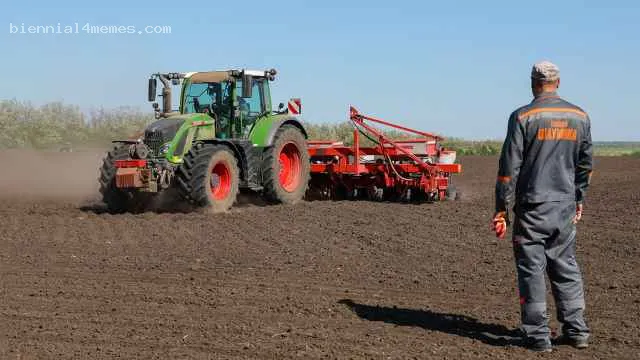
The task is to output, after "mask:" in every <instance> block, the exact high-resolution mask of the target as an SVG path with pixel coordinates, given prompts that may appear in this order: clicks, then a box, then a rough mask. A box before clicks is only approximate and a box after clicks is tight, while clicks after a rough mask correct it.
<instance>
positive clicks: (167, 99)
mask: <svg viewBox="0 0 640 360" xmlns="http://www.w3.org/2000/svg"><path fill="white" fill-rule="evenodd" d="M160 81H162V115H164V116H166V115H167V114H169V113H170V112H171V84H170V83H169V79H167V78H166V77H165V76H164V75H162V74H161V75H160Z"/></svg>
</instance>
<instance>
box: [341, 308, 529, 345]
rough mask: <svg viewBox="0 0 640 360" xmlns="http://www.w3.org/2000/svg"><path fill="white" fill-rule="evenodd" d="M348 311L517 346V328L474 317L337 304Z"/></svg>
mask: <svg viewBox="0 0 640 360" xmlns="http://www.w3.org/2000/svg"><path fill="white" fill-rule="evenodd" d="M338 303H339V304H342V305H345V306H347V307H349V308H350V309H351V311H353V312H354V313H355V314H356V315H358V316H359V317H360V318H362V319H365V320H369V321H382V322H385V323H389V324H394V325H397V326H413V327H421V328H423V329H426V330H432V331H440V332H443V333H447V334H452V335H458V336H463V337H466V338H470V339H475V340H478V341H482V342H483V343H485V344H488V345H493V346H519V345H520V342H521V336H520V331H519V330H518V329H513V330H512V329H508V328H507V327H505V326H503V325H498V324H485V323H482V322H479V321H478V320H477V319H475V318H471V317H468V316H464V315H457V314H443V313H437V312H433V311H429V310H413V309H402V308H396V307H380V306H371V305H364V304H358V303H355V302H353V301H352V300H349V299H343V300H340V301H338Z"/></svg>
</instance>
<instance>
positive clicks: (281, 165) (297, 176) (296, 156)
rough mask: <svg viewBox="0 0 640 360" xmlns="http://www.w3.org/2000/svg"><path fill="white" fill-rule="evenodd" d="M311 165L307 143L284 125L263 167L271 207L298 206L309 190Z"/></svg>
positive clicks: (265, 193) (297, 133)
mask: <svg viewBox="0 0 640 360" xmlns="http://www.w3.org/2000/svg"><path fill="white" fill-rule="evenodd" d="M310 176H311V172H310V162H309V152H308V150H307V140H306V139H305V137H304V135H303V134H302V132H301V131H300V129H298V128H297V127H295V126H292V125H284V126H282V127H281V128H280V129H279V130H278V132H277V133H276V136H275V139H274V142H273V146H271V147H269V148H267V150H266V153H265V154H264V160H263V163H262V179H263V184H264V197H265V199H266V200H267V201H269V202H272V203H283V204H295V203H298V202H299V201H301V200H302V199H303V198H304V196H305V193H306V192H307V188H308V186H309V178H310Z"/></svg>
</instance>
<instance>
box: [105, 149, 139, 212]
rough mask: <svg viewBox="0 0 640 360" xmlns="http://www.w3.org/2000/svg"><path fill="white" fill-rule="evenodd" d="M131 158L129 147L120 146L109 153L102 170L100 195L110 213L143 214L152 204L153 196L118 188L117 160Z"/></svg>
mask: <svg viewBox="0 0 640 360" xmlns="http://www.w3.org/2000/svg"><path fill="white" fill-rule="evenodd" d="M128 158H129V146H128V145H118V146H115V147H114V148H113V149H112V150H111V151H109V152H108V153H107V156H106V157H105V158H104V160H103V161H102V167H101V168H100V178H99V183H100V193H101V194H102V201H103V202H104V203H105V204H106V205H107V210H108V211H109V212H110V213H115V214H122V213H125V212H134V213H136V212H142V211H144V210H145V209H146V207H147V205H148V204H149V203H150V201H151V198H152V196H151V195H149V194H143V193H136V192H130V191H124V190H121V189H118V188H117V187H116V179H115V176H116V170H117V169H116V167H115V161H116V160H125V159H128Z"/></svg>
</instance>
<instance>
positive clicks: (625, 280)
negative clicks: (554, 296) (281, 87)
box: [0, 152, 640, 360]
mask: <svg viewBox="0 0 640 360" xmlns="http://www.w3.org/2000/svg"><path fill="white" fill-rule="evenodd" d="M100 157H101V154H98V155H95V154H84V153H59V154H57V153H52V154H47V155H37V154H36V155H34V154H24V153H10V154H8V153H6V152H5V153H0V159H2V160H4V161H5V164H7V163H8V164H9V166H8V167H6V169H12V172H11V174H9V173H4V174H2V175H0V216H1V217H2V221H1V222H0V299H1V301H0V304H1V305H0V322H1V323H2V325H3V326H2V327H0V359H21V360H22V359H44V358H55V359H72V358H73V359H76V358H77V359H113V358H123V359H289V358H301V359H316V358H318V359H319V358H331V359H334V358H338V359H343V358H353V359H413V358H416V359H482V358H486V359H489V358H491V359H527V358H530V357H531V353H529V352H528V351H526V350H524V349H521V348H518V347H508V346H504V344H503V341H502V340H501V338H504V337H508V336H511V335H513V331H512V330H513V329H515V328H516V327H517V326H518V322H519V312H518V311H519V309H518V297H517V290H516V280H515V269H514V267H513V258H512V250H511V245H510V243H509V242H508V241H499V240H497V239H495V238H494V237H492V235H491V233H490V232H489V220H490V217H491V215H492V205H493V183H494V177H495V168H496V164H497V159H496V158H492V157H464V158H462V159H461V161H462V164H463V174H461V175H459V176H457V177H456V179H455V181H456V183H457V185H458V187H459V188H460V189H461V191H462V199H461V200H459V201H456V202H446V203H437V204H424V205H408V204H385V203H372V202H366V201H357V202H350V201H345V202H308V203H303V204H300V205H296V206H262V205H260V204H244V205H240V206H236V207H235V208H234V209H233V210H232V211H231V212H229V213H228V214H217V215H209V214H202V213H181V212H173V213H172V212H160V213H156V212H148V213H144V214H139V215H132V214H124V215H110V214H107V213H104V211H103V210H102V206H101V205H100V204H99V203H98V202H97V201H96V200H95V197H96V194H97V192H96V191H97V190H96V189H97V187H96V186H97V169H98V166H99V161H100ZM43 159H44V160H45V161H42V160H43ZM70 160H72V161H70ZM38 161H40V162H41V163H40V164H39V165H38ZM64 164H72V166H71V167H72V168H73V169H67V170H69V171H65V172H62V171H60V169H63V168H65V167H64ZM36 165H37V166H36ZM639 168H640V159H632V158H597V159H596V164H595V169H596V172H595V175H594V178H593V184H592V187H591V188H590V190H589V193H588V198H587V202H586V205H585V218H584V222H583V223H581V224H580V225H579V229H578V251H579V252H578V260H579V261H580V264H581V265H582V268H583V271H584V275H585V280H586V293H587V306H588V309H587V315H588V321H589V325H590V326H591V327H592V329H593V331H594V334H593V340H592V346H591V347H590V348H589V349H588V350H583V351H577V350H573V349H571V348H568V347H566V346H561V347H558V348H557V349H558V351H556V352H555V353H552V354H549V356H547V357H548V358H552V359H564V358H572V359H637V358H638V356H639V355H638V354H640V278H638V277H637V273H638V271H639V270H640V266H639V265H640V241H639V240H638V237H637V234H638V232H640V222H639V221H638V216H640V210H638V207H637V204H638V203H639V200H640V189H639V187H638V184H640V171H639V170H638V169H639ZM36 169H41V170H42V169H45V170H46V171H47V172H48V175H47V176H45V177H35V176H34V175H33V171H34V170H36ZM72 171H73V172H72ZM21 184H22V185H21ZM64 184H68V186H66V185H64ZM549 299H550V298H549ZM554 311H555V308H554V307H553V303H552V302H551V299H550V313H551V314H552V319H553V321H552V325H553V327H554V328H556V329H557V322H556V321H555V317H553V314H554ZM536 357H537V356H536Z"/></svg>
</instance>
